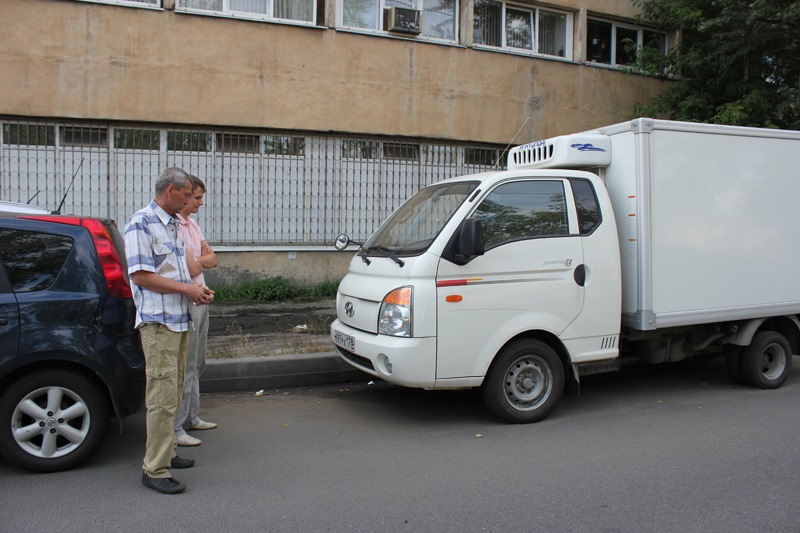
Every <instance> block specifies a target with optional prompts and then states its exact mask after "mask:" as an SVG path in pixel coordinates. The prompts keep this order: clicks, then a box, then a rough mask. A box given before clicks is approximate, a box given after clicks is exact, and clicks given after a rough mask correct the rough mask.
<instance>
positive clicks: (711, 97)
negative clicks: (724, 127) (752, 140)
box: [633, 0, 800, 129]
mask: <svg viewBox="0 0 800 533" xmlns="http://www.w3.org/2000/svg"><path fill="white" fill-rule="evenodd" d="M633 2H634V4H635V5H636V6H637V7H638V8H639V9H640V10H641V15H640V22H644V21H647V22H649V23H651V24H653V23H654V24H657V25H658V27H659V29H661V30H664V31H673V30H681V41H680V44H679V46H677V47H675V48H674V49H673V50H672V51H670V52H669V53H668V54H667V56H666V57H665V56H663V55H661V54H660V53H657V51H655V50H654V49H652V48H647V47H645V48H644V49H643V50H641V51H640V52H641V53H639V54H638V56H637V61H636V63H635V65H634V67H633V69H634V70H636V71H638V72H643V73H646V74H650V75H657V76H662V77H663V78H664V79H665V82H666V83H669V87H667V88H666V91H665V92H664V93H663V94H661V95H660V96H658V97H656V98H655V99H653V100H651V101H650V102H647V103H646V104H639V105H638V106H637V108H636V109H635V111H634V112H635V114H636V115H637V116H668V117H670V118H672V119H676V120H689V121H697V122H710V123H717V124H733V125H740V126H760V127H768V128H786V129H800V1H798V0H633ZM667 78H669V80H670V81H668V82H667V81H666V79H667Z"/></svg>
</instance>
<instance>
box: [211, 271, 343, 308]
mask: <svg viewBox="0 0 800 533" xmlns="http://www.w3.org/2000/svg"><path fill="white" fill-rule="evenodd" d="M338 286H339V282H338V281H325V282H322V283H320V284H318V285H315V286H313V287H299V286H297V285H295V284H294V283H292V282H291V281H289V280H287V279H286V278H282V277H280V276H278V277H274V278H266V279H260V280H257V281H249V282H243V283H235V284H231V285H220V286H217V287H214V300H216V301H218V302H235V301H247V302H283V301H287V300H308V301H313V300H324V299H329V298H336V289H337V287H338Z"/></svg>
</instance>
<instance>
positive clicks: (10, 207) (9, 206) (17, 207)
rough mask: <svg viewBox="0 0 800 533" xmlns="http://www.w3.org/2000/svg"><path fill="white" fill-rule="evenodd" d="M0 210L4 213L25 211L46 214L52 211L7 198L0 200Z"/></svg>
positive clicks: (25, 212) (26, 212) (24, 212)
mask: <svg viewBox="0 0 800 533" xmlns="http://www.w3.org/2000/svg"><path fill="white" fill-rule="evenodd" d="M0 212H2V213H23V214H37V215H46V214H49V213H50V211H48V210H46V209H42V208H41V207H37V206H35V205H30V204H22V203H19V202H10V201H7V200H0Z"/></svg>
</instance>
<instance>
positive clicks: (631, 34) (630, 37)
mask: <svg viewBox="0 0 800 533" xmlns="http://www.w3.org/2000/svg"><path fill="white" fill-rule="evenodd" d="M638 39H639V30H634V29H631V28H620V27H619V26H617V38H616V42H615V43H614V44H615V50H616V61H615V63H616V64H617V65H630V64H631V63H633V62H634V61H635V60H636V49H637V47H638Z"/></svg>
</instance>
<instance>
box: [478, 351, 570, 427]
mask: <svg viewBox="0 0 800 533" xmlns="http://www.w3.org/2000/svg"><path fill="white" fill-rule="evenodd" d="M563 392H564V367H563V366H562V364H561V360H560V359H559V358H558V355H556V353H555V352H554V351H553V349H552V348H550V346H548V345H547V344H545V343H543V342H541V341H538V340H534V339H521V340H516V341H513V342H511V343H509V344H508V346H506V347H505V348H503V350H502V351H501V352H500V353H499V354H498V355H497V358H496V359H495V361H494V363H492V366H491V367H490V368H489V372H488V373H487V374H486V378H485V379H484V381H483V386H482V387H481V393H482V395H483V401H484V403H485V404H486V407H488V408H489V410H491V411H492V412H493V413H494V414H496V415H497V416H499V417H500V418H501V419H503V420H505V421H506V422H512V423H518V424H527V423H530V422H538V421H539V420H542V419H543V418H545V417H546V416H547V415H549V414H550V413H551V412H552V411H553V409H555V407H556V404H558V401H559V400H560V399H561V395H562V394H563Z"/></svg>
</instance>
